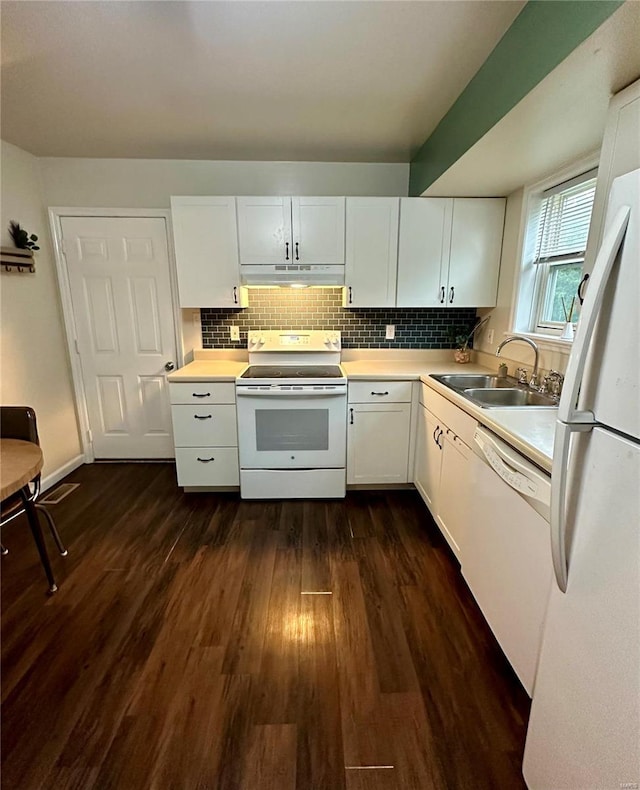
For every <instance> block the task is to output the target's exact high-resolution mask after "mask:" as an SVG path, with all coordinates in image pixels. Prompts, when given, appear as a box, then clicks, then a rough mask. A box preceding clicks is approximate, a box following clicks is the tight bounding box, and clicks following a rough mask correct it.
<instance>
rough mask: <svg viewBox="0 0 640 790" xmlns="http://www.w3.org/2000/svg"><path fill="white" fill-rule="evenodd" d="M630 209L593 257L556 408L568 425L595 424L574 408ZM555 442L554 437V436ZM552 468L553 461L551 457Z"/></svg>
mask: <svg viewBox="0 0 640 790" xmlns="http://www.w3.org/2000/svg"><path fill="white" fill-rule="evenodd" d="M630 212H631V209H630V207H629V206H621V207H620V208H619V209H618V211H617V213H616V215H615V216H614V218H613V221H612V222H611V224H610V225H609V227H608V229H607V232H606V233H605V236H604V239H603V240H602V245H601V247H600V250H599V252H598V255H597V257H596V260H595V263H594V267H593V273H592V275H591V278H590V280H589V291H588V292H587V295H586V297H585V300H584V305H583V306H582V314H581V316H580V322H579V324H578V330H577V332H576V337H575V340H574V341H573V348H572V349H571V355H570V357H569V364H568V365H567V372H566V375H565V378H564V385H563V387H562V395H561V396H560V403H559V406H558V419H559V420H561V421H562V422H567V423H578V424H582V425H589V424H593V423H594V415H593V414H592V412H589V411H577V410H576V404H577V401H578V394H579V392H580V385H581V384H582V377H583V375H584V368H585V364H586V361H587V353H588V351H589V344H590V341H591V336H592V334H593V330H594V327H595V324H596V320H597V318H598V313H599V312H600V308H601V306H602V300H603V298H604V293H605V290H606V287H607V283H608V282H609V277H610V275H611V270H612V269H613V264H614V262H615V259H616V257H617V255H618V251H619V250H620V246H621V245H622V240H623V239H624V234H625V233H626V230H627V225H628V223H629V214H630ZM556 438H557V434H556ZM553 461H554V467H555V465H556V459H555V457H554V459H553Z"/></svg>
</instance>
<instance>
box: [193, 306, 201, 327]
mask: <svg viewBox="0 0 640 790" xmlns="http://www.w3.org/2000/svg"><path fill="white" fill-rule="evenodd" d="M191 323H192V324H193V325H194V326H195V327H196V329H200V328H201V327H202V322H201V320H200V310H192V311H191Z"/></svg>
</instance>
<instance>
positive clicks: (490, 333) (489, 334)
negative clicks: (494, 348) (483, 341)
mask: <svg viewBox="0 0 640 790" xmlns="http://www.w3.org/2000/svg"><path fill="white" fill-rule="evenodd" d="M487 343H488V344H489V345H490V346H491V345H493V329H489V330H488V331H487Z"/></svg>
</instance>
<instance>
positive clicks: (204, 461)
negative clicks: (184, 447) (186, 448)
mask: <svg viewBox="0 0 640 790" xmlns="http://www.w3.org/2000/svg"><path fill="white" fill-rule="evenodd" d="M215 460H216V459H215V458H198V461H200V463H201V464H208V463H211V461H215Z"/></svg>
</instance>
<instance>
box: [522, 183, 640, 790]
mask: <svg viewBox="0 0 640 790" xmlns="http://www.w3.org/2000/svg"><path fill="white" fill-rule="evenodd" d="M605 222H606V226H605V233H604V236H603V242H602V245H601V247H600V250H599V252H598V255H597V258H596V263H595V265H594V268H593V273H592V276H591V279H590V281H589V287H588V291H587V295H586V298H585V302H584V305H583V308H582V314H581V317H580V323H579V326H578V329H577V332H576V337H575V340H574V344H573V348H572V351H571V356H570V359H569V365H568V368H567V375H566V379H565V385H564V390H563V393H562V397H561V401H560V406H559V409H558V422H557V425H556V434H555V446H554V457H553V473H552V492H551V525H550V529H551V542H552V555H553V566H554V572H555V583H554V584H553V586H552V590H551V594H550V598H549V605H548V611H547V619H546V623H545V628H544V636H543V641H542V648H541V653H540V659H539V664H538V671H537V675H536V680H535V685H534V689H533V702H532V706H531V716H530V720H529V729H528V733H527V741H526V746H525V753H524V763H523V773H524V777H525V780H526V782H527V785H528V787H529V788H530V790H607V789H608V788H611V790H620V788H629V789H631V788H639V787H640V332H639V328H640V323H639V319H638V313H639V312H640V170H635V171H633V172H631V173H628V174H627V175H624V176H621V177H620V178H616V179H615V180H614V182H613V184H612V187H611V192H610V196H609V202H608V208H607V215H606V220H605Z"/></svg>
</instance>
